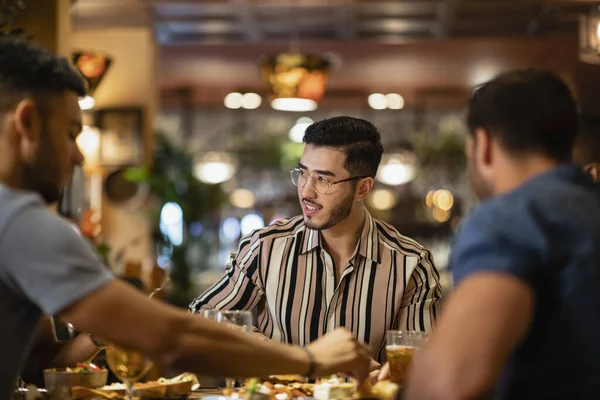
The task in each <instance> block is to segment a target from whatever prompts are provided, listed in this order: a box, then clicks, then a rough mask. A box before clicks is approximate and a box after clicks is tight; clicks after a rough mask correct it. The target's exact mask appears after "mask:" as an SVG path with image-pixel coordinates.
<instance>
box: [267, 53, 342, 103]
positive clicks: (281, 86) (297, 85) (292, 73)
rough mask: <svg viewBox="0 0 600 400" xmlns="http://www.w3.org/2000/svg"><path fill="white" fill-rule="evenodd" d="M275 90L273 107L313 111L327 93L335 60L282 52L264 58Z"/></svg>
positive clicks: (270, 81)
mask: <svg viewBox="0 0 600 400" xmlns="http://www.w3.org/2000/svg"><path fill="white" fill-rule="evenodd" d="M259 63H260V65H261V70H262V75H263V77H264V79H265V80H266V81H267V83H268V84H269V87H270V92H271V98H272V100H271V107H273V108H274V109H275V110H280V111H299V112H301V111H313V110H315V109H316V108H317V102H318V101H319V100H321V98H322V97H323V95H324V94H325V87H326V86H327V79H328V73H329V67H330V65H331V63H330V62H329V61H328V60H327V59H325V58H323V57H321V56H317V55H311V54H303V53H281V54H277V55H275V56H263V57H261V58H260V60H259Z"/></svg>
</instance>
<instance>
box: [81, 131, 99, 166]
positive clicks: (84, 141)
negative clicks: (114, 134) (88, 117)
mask: <svg viewBox="0 0 600 400" xmlns="http://www.w3.org/2000/svg"><path fill="white" fill-rule="evenodd" d="M77 147H79V150H81V152H82V153H83V156H84V157H85V165H86V166H88V167H89V166H94V165H96V163H97V162H98V154H99V150H100V132H99V131H98V129H96V128H92V127H90V126H88V125H84V126H83V129H82V130H81V133H80V134H79V136H77Z"/></svg>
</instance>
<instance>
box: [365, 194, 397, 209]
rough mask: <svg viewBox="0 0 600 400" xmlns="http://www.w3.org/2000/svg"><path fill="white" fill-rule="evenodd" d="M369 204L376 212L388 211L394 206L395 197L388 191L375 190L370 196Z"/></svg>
mask: <svg viewBox="0 0 600 400" xmlns="http://www.w3.org/2000/svg"><path fill="white" fill-rule="evenodd" d="M370 203H371V206H373V208H374V209H376V210H389V209H390V208H392V207H394V205H395V204H396V196H395V195H394V193H392V192H391V191H390V190H388V189H377V190H374V191H373V193H372V194H371V201H370Z"/></svg>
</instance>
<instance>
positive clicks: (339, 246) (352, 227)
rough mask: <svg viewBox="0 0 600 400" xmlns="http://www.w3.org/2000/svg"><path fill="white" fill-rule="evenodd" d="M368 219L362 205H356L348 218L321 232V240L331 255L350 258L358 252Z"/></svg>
mask: <svg viewBox="0 0 600 400" xmlns="http://www.w3.org/2000/svg"><path fill="white" fill-rule="evenodd" d="M365 218H366V210H365V208H364V206H363V205H362V204H360V205H358V204H357V205H355V206H354V207H353V208H352V211H351V212H350V215H349V216H348V218H346V219H345V220H343V221H342V222H340V223H339V224H337V225H335V226H332V227H331V228H329V229H325V230H323V231H321V235H322V236H321V240H322V241H323V245H324V247H325V250H327V252H328V253H330V254H337V255H339V256H345V257H350V256H352V254H354V251H355V250H356V245H357V244H358V241H359V240H360V236H361V233H362V230H363V226H364V223H365Z"/></svg>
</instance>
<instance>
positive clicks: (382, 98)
mask: <svg viewBox="0 0 600 400" xmlns="http://www.w3.org/2000/svg"><path fill="white" fill-rule="evenodd" d="M367 102H368V103H369V107H371V108H372V109H373V110H385V109H386V108H389V109H390V110H400V109H402V108H404V98H403V97H402V96H400V95H399V94H398V93H388V94H383V93H372V94H370V95H369V97H368V98H367Z"/></svg>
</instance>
